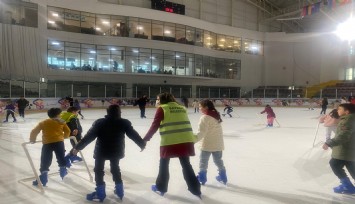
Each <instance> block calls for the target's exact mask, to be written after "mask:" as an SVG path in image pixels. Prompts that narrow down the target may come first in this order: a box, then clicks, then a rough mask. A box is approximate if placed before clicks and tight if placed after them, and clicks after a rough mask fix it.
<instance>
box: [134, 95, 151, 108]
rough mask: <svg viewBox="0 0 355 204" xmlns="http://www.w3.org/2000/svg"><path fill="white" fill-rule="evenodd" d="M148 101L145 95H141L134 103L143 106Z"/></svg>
mask: <svg viewBox="0 0 355 204" xmlns="http://www.w3.org/2000/svg"><path fill="white" fill-rule="evenodd" d="M148 102H149V99H148V98H147V97H142V98H140V99H138V100H137V101H136V105H138V106H139V107H140V108H143V107H145V106H146V105H147V103H148Z"/></svg>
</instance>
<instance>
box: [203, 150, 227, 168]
mask: <svg viewBox="0 0 355 204" xmlns="http://www.w3.org/2000/svg"><path fill="white" fill-rule="evenodd" d="M211 154H212V157H213V161H214V163H215V164H216V166H217V168H218V171H221V170H225V169H226V168H225V167H224V164H223V160H222V151H217V152H207V151H201V154H200V171H207V168H208V160H209V159H210V156H211Z"/></svg>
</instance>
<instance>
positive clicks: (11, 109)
mask: <svg viewBox="0 0 355 204" xmlns="http://www.w3.org/2000/svg"><path fill="white" fill-rule="evenodd" d="M15 109H16V108H15V106H14V105H12V104H8V105H6V106H5V110H8V111H11V112H12V111H15Z"/></svg>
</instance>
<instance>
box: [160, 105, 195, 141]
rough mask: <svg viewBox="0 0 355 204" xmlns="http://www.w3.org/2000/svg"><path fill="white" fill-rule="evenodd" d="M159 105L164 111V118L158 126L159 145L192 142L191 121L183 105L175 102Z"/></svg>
mask: <svg viewBox="0 0 355 204" xmlns="http://www.w3.org/2000/svg"><path fill="white" fill-rule="evenodd" d="M160 107H161V108H162V109H163V111H164V120H162V121H161V123H160V127H159V131H160V136H161V142H160V146H166V145H172V144H181V143H188V142H194V141H195V139H194V135H193V133H192V127H191V123H190V121H189V118H188V117H187V113H186V109H185V107H183V106H181V105H179V104H177V103H176V102H170V103H168V104H163V105H160Z"/></svg>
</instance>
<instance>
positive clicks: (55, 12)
mask: <svg viewBox="0 0 355 204" xmlns="http://www.w3.org/2000/svg"><path fill="white" fill-rule="evenodd" d="M47 18H48V22H47V28H48V29H52V30H63V29H64V9H61V8H55V7H48V13H47Z"/></svg>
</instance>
